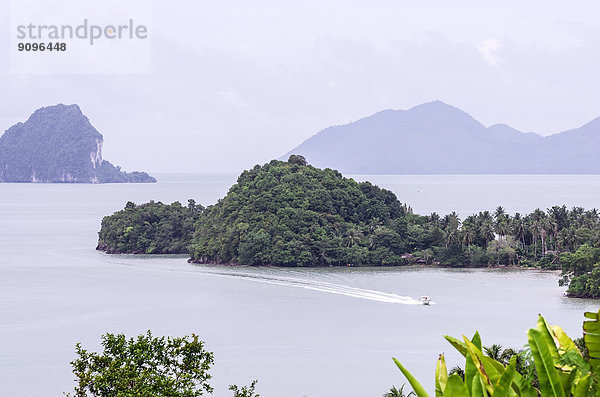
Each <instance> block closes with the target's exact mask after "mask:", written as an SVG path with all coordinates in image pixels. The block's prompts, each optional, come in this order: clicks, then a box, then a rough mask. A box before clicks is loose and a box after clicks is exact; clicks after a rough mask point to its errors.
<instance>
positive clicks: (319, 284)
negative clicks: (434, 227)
mask: <svg viewBox="0 0 600 397" xmlns="http://www.w3.org/2000/svg"><path fill="white" fill-rule="evenodd" d="M205 273H206V274H214V275H218V276H226V277H233V278H239V279H243V280H249V281H254V282H260V283H266V284H274V285H281V286H286V287H294V288H304V289H308V290H312V291H319V292H326V293H330V294H337V295H344V296H349V297H352V298H359V299H367V300H372V301H377V302H386V303H399V304H403V305H418V304H420V303H419V301H418V300H416V299H413V298H411V297H409V296H400V295H397V294H392V293H388V292H381V291H374V290H369V289H363V288H356V287H350V286H348V285H342V284H335V283H330V282H326V281H319V280H310V279H300V278H293V277H285V276H278V277H275V276H268V275H258V274H248V273H233V272H215V271H208V272H205Z"/></svg>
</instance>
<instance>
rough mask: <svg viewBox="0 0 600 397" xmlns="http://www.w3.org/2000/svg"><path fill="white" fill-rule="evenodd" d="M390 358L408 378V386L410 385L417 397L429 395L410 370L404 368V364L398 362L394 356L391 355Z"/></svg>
mask: <svg viewBox="0 0 600 397" xmlns="http://www.w3.org/2000/svg"><path fill="white" fill-rule="evenodd" d="M392 359H393V360H394V362H395V363H396V366H398V368H400V371H402V373H403V374H404V376H405V377H406V379H407V380H408V383H410V386H411V387H412V389H413V391H414V392H415V394H416V395H417V397H429V394H427V392H426V391H425V389H424V388H423V386H421V384H420V383H419V381H418V380H417V378H415V377H414V376H413V375H412V374H411V373H410V372H408V370H407V369H406V368H404V365H402V364H400V361H398V360H397V359H396V358H394V357H392Z"/></svg>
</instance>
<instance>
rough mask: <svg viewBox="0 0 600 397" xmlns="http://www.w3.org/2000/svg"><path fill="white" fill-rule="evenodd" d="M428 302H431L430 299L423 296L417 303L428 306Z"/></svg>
mask: <svg viewBox="0 0 600 397" xmlns="http://www.w3.org/2000/svg"><path fill="white" fill-rule="evenodd" d="M429 302H431V298H430V297H428V296H427V295H423V296H421V297H419V303H420V304H422V305H429Z"/></svg>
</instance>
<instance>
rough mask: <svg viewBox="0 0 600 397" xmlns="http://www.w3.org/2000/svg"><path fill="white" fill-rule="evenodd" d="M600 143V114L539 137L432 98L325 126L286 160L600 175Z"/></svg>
mask: <svg viewBox="0 0 600 397" xmlns="http://www.w3.org/2000/svg"><path fill="white" fill-rule="evenodd" d="M598 149H600V117H598V118H596V119H594V120H592V121H590V122H588V123H586V124H584V125H583V126H581V127H579V128H574V129H571V130H567V131H563V132H561V133H558V134H553V135H549V136H542V135H539V134H536V133H534V132H522V131H519V130H517V129H515V128H513V127H511V126H510V125H507V124H494V125H491V126H489V127H485V126H484V125H483V124H482V123H481V122H479V121H478V120H477V119H475V118H474V117H473V116H471V115H470V114H469V113H467V112H465V111H463V110H461V109H459V108H457V107H454V106H451V105H448V104H445V103H444V102H441V101H432V102H427V103H423V104H420V105H417V106H414V107H412V108H410V109H408V110H392V109H388V110H384V111H381V112H377V113H375V114H373V115H371V116H367V117H363V118H360V119H358V120H356V121H353V122H351V123H348V124H343V125H338V126H332V127H328V128H325V129H324V130H322V131H320V132H318V133H316V134H315V135H313V136H311V137H310V138H308V139H306V140H305V141H304V142H302V143H301V144H300V145H298V146H296V147H295V148H294V149H292V150H290V151H289V152H287V153H286V154H285V155H283V156H282V157H281V158H282V159H283V158H287V157H289V155H291V154H299V155H302V156H304V157H305V158H306V159H307V160H308V161H309V162H310V163H311V164H314V165H315V166H317V167H327V168H333V169H338V170H340V171H341V172H343V173H350V174H504V173H506V174H539V173H541V174H570V173H574V174H600V162H598V161H596V156H595V153H597V151H598Z"/></svg>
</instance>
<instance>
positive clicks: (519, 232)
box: [512, 212, 526, 249]
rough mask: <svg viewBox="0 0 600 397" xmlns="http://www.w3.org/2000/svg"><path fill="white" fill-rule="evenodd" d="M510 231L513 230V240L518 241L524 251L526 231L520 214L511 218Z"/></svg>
mask: <svg viewBox="0 0 600 397" xmlns="http://www.w3.org/2000/svg"><path fill="white" fill-rule="evenodd" d="M512 230H513V236H514V237H515V239H517V240H519V241H520V242H521V245H522V247H523V249H525V230H526V226H525V220H524V219H523V218H521V214H519V213H518V212H517V213H516V214H515V217H514V218H513V222H512Z"/></svg>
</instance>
